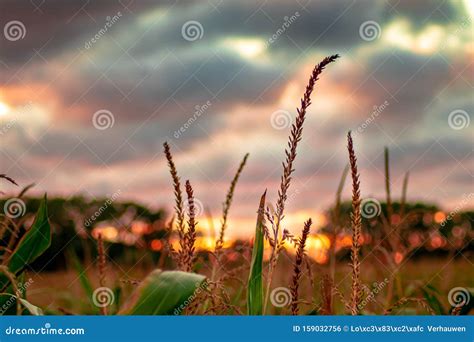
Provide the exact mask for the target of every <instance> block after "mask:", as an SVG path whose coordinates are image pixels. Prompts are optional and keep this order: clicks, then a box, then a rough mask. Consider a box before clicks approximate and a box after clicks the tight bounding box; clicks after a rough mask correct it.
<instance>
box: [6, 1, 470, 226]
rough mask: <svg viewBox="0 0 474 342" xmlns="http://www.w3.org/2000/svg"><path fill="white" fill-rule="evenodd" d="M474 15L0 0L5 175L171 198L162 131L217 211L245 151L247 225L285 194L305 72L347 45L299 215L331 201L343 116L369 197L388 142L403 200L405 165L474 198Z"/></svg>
mask: <svg viewBox="0 0 474 342" xmlns="http://www.w3.org/2000/svg"><path fill="white" fill-rule="evenodd" d="M473 15H474V4H473V2H471V1H469V0H465V1H461V0H451V1H448V0H445V1H443V0H438V1H429V0H416V1H415V0H395V1H383V0H379V1H373V0H372V1H370V0H367V1H350V0H344V1H342V0H319V1H304V0H298V1H242V0H239V1H237V0H236V1H230V0H223V1H218V0H209V1H133V0H129V1H127V0H122V1H118V2H115V1H67V2H66V1H58V0H46V1H22V0H20V1H18V0H15V1H13V0H0V26H1V27H0V28H2V30H1V32H0V33H1V34H0V70H1V72H0V137H1V144H0V173H5V174H7V175H9V176H10V177H13V178H14V179H15V180H16V181H17V182H18V183H20V185H26V184H29V183H32V182H35V183H36V186H35V188H34V190H33V191H32V193H33V194H36V195H40V194H42V193H44V192H48V194H49V195H50V196H54V195H62V196H72V195H74V194H83V195H86V196H90V197H96V196H98V197H101V196H109V197H111V196H114V194H117V193H119V194H120V196H114V198H115V197H118V198H119V199H133V200H137V201H140V202H141V203H144V204H146V205H148V206H150V207H153V208H160V207H163V208H166V209H168V210H171V209H172V205H173V202H172V201H173V197H172V196H173V193H172V187H171V179H170V176H169V173H168V169H167V166H166V160H165V158H164V155H163V148H162V144H163V142H165V141H168V142H169V143H170V146H171V149H172V152H173V155H174V159H175V162H176V164H177V167H178V172H179V175H180V177H181V178H182V180H183V182H184V180H186V179H189V180H190V181H191V183H192V185H193V187H194V190H195V196H196V199H197V202H198V206H199V207H200V208H209V210H210V211H211V212H212V214H213V216H214V217H215V219H216V220H218V218H219V215H220V212H221V210H222V209H221V204H222V202H223V200H224V198H225V194H226V191H227V188H228V186H229V183H230V181H231V179H232V177H233V174H234V173H235V171H236V169H237V167H238V165H239V163H240V161H241V159H242V158H243V156H244V155H245V153H249V154H250V156H249V159H248V163H247V165H246V167H245V169H244V171H243V173H242V177H241V180H240V182H239V184H238V186H237V189H236V192H235V197H234V204H233V207H232V209H231V213H230V217H231V225H230V228H229V231H230V234H234V235H242V234H246V233H248V232H251V231H253V229H254V228H253V227H254V224H255V223H254V221H255V215H256V214H255V213H256V209H257V205H258V201H259V197H260V195H261V194H262V193H263V191H264V190H265V189H268V197H269V201H270V202H273V203H274V202H275V201H276V196H277V190H278V187H279V181H280V177H281V173H282V166H281V162H282V161H283V159H284V149H285V147H286V144H287V139H288V133H289V130H290V125H291V123H292V122H293V120H294V118H295V114H296V107H297V106H298V105H299V103H300V102H299V101H300V98H301V96H302V94H303V92H304V89H305V86H306V83H307V80H308V75H309V73H310V72H311V70H312V68H313V67H314V65H315V64H316V63H317V62H318V61H320V60H321V59H322V58H323V57H324V56H327V55H332V54H336V53H337V54H340V55H341V58H340V59H339V60H338V61H337V62H336V63H335V64H332V65H330V66H328V67H327V69H326V70H325V71H324V73H323V75H322V76H321V78H320V80H319V81H318V83H317V85H316V89H315V91H314V93H313V98H312V105H311V106H310V108H309V110H308V112H307V120H306V122H305V127H304V131H303V139H302V141H301V142H300V145H299V146H298V156H297V160H296V164H295V173H294V177H293V180H292V184H291V187H290V190H289V195H288V196H289V200H288V204H287V221H288V224H289V225H290V226H293V225H294V226H295V227H297V228H295V230H300V228H301V227H302V224H303V221H304V220H305V219H307V218H308V217H310V216H312V217H313V218H316V219H317V218H318V217H320V213H321V212H322V211H324V210H325V209H327V208H328V207H329V206H330V205H331V204H332V203H333V201H334V197H335V191H336V188H337V184H338V182H339V178H340V175H341V173H342V170H343V169H344V167H345V165H346V164H347V150H346V133H347V131H349V130H352V131H353V134H354V143H355V149H356V154H357V156H358V159H359V169H360V173H361V187H362V197H363V198H376V199H382V198H383V196H384V173H383V149H384V146H387V147H388V148H389V150H390V159H391V167H392V169H391V183H392V184H391V185H392V192H393V196H394V198H395V199H397V198H398V196H400V192H401V187H402V182H403V177H404V174H405V172H407V171H409V172H410V180H409V187H408V198H409V200H413V201H425V202H430V203H434V204H437V205H439V206H441V207H442V208H444V209H445V210H454V209H456V208H460V207H462V209H467V208H469V207H470V208H472V207H473V206H474V205H473V203H472V202H469V201H466V198H470V199H472V196H470V197H468V196H469V193H471V192H472V190H473V166H474V155H473V140H474V139H473V138H474V131H473V126H472V125H473V123H472V122H471V119H472V120H474V118H473V117H472V116H473V109H474V101H473V86H474V66H473V61H474V58H473V57H474V44H473V41H474V26H473ZM2 190H3V191H4V192H5V193H6V195H7V197H8V196H12V195H13V194H14V193H15V191H16V189H14V187H13V186H10V185H6V184H3V185H2ZM349 191H350V189H349V187H348V186H346V188H345V190H344V192H343V194H344V197H345V198H349ZM290 230H291V229H290Z"/></svg>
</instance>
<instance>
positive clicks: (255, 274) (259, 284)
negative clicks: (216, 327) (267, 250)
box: [247, 191, 267, 315]
mask: <svg viewBox="0 0 474 342" xmlns="http://www.w3.org/2000/svg"><path fill="white" fill-rule="evenodd" d="M266 193H267V192H266V191H265V192H264V193H263V195H262V197H261V198H260V205H259V208H258V216H257V225H256V227H255V240H254V242H253V251H252V263H251V266H250V274H249V280H248V286H247V313H248V314H249V315H261V314H262V313H263V279H262V269H263V229H264V226H263V225H264V220H265V214H264V210H265V195H266Z"/></svg>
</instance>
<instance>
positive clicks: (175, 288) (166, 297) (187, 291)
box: [119, 270, 206, 315]
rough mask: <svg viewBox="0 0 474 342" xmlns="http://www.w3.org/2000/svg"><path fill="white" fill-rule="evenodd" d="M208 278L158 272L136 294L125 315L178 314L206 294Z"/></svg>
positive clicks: (172, 272) (150, 275)
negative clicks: (198, 297) (201, 294)
mask: <svg viewBox="0 0 474 342" xmlns="http://www.w3.org/2000/svg"><path fill="white" fill-rule="evenodd" d="M205 279H206V277H205V276H203V275H200V274H195V273H186V272H181V271H166V272H162V271H161V270H155V271H153V272H151V273H150V274H149V275H148V276H147V277H146V278H145V280H144V281H143V282H142V283H141V284H140V286H139V287H138V288H137V289H136V290H135V291H134V293H133V294H132V296H131V298H130V299H129V300H128V301H127V303H126V304H125V306H124V308H123V309H122V310H121V311H120V312H119V314H123V315H173V314H174V315H179V314H181V313H182V311H183V310H184V309H185V307H186V306H187V305H189V304H190V303H191V301H192V300H193V299H194V298H195V297H196V296H197V295H198V294H199V292H201V291H204V287H205V286H206V283H204V284H203V282H204V280H205Z"/></svg>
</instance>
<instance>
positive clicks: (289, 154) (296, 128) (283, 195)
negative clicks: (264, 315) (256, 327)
mask: <svg viewBox="0 0 474 342" xmlns="http://www.w3.org/2000/svg"><path fill="white" fill-rule="evenodd" d="M337 58H339V55H333V56H329V57H326V58H324V59H323V60H322V61H321V62H320V63H319V64H317V65H316V66H315V67H314V69H313V71H312V73H311V75H310V77H309V81H308V84H307V85H306V91H305V93H304V95H303V98H302V99H301V104H300V107H299V108H297V113H298V115H297V116H296V120H295V122H294V123H293V125H292V126H291V132H290V136H289V138H288V147H287V149H285V156H286V158H285V161H284V162H283V174H282V176H281V181H280V189H279V190H278V199H277V203H276V213H275V216H276V219H275V221H274V224H273V225H272V231H273V237H272V238H273V246H272V252H271V256H270V261H269V269H268V275H267V286H266V295H265V304H264V308H265V311H266V308H267V306H268V299H269V293H270V288H271V283H272V278H273V271H274V269H275V266H276V263H277V259H278V245H279V243H278V242H279V241H280V225H281V221H282V220H283V217H284V212H285V202H286V199H287V197H288V195H287V194H288V189H289V187H290V183H291V176H292V174H293V172H294V171H295V169H294V162H295V159H296V150H297V147H298V143H299V142H300V140H301V138H302V135H303V125H304V122H305V119H306V110H307V109H308V107H309V106H310V105H311V94H312V93H313V90H314V85H315V84H316V81H317V80H318V79H319V76H320V75H321V73H322V72H323V70H324V68H325V67H326V66H327V65H328V64H330V63H332V62H334V61H335V60H336V59H337Z"/></svg>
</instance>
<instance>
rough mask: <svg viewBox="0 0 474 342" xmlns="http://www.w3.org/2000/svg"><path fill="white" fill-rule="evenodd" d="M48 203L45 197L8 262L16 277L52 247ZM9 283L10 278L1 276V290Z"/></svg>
mask: <svg viewBox="0 0 474 342" xmlns="http://www.w3.org/2000/svg"><path fill="white" fill-rule="evenodd" d="M46 202H47V199H46V195H45V196H44V199H43V201H41V204H40V207H39V209H38V211H37V213H36V217H35V220H34V222H33V224H32V226H31V227H30V229H28V231H27V232H26V234H25V235H24V236H23V237H22V238H21V240H20V241H19V242H18V244H17V247H16V248H15V250H14V251H13V253H12V254H11V256H10V258H9V259H8V261H7V265H8V269H9V270H10V272H11V273H13V274H15V275H17V274H19V273H20V272H21V271H22V270H23V269H24V268H25V267H26V265H28V264H30V263H32V262H33V261H35V260H36V258H38V257H39V256H40V255H41V254H43V253H44V252H45V251H46V250H47V249H48V247H49V246H50V245H51V227H50V225H49V221H48V210H47V207H46ZM8 282H9V280H8V278H7V277H6V276H5V275H4V274H0V288H2V289H3V288H4V287H5V286H6V285H7V284H8Z"/></svg>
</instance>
